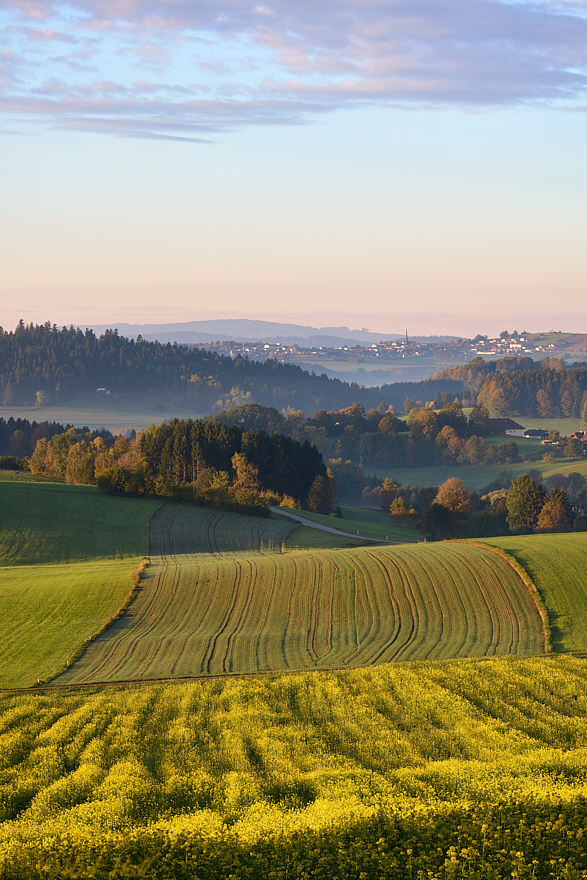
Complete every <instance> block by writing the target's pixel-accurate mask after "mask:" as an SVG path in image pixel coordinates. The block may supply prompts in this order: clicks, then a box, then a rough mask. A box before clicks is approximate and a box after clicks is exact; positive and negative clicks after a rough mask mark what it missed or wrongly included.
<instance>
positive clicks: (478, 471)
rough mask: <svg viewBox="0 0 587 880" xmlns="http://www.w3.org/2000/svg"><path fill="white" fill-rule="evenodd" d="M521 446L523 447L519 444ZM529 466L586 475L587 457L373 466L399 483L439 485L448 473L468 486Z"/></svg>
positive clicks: (525, 470)
mask: <svg viewBox="0 0 587 880" xmlns="http://www.w3.org/2000/svg"><path fill="white" fill-rule="evenodd" d="M520 448H522V447H521V446H520ZM530 468H533V469H534V470H538V471H540V472H541V474H542V478H543V479H544V480H545V479H546V478H547V477H551V476H552V475H553V474H570V473H573V472H578V473H580V474H582V475H583V476H584V477H587V460H585V459H568V458H565V459H561V460H557V461H555V462H554V463H553V464H550V463H549V462H544V461H527V462H519V463H518V464H480V465H439V466H438V467H420V468H392V469H389V468H388V469H381V468H376V469H375V474H376V475H377V477H378V478H379V479H380V480H383V479H385V477H392V479H394V480H397V481H398V482H399V483H401V484H402V485H404V484H406V483H410V484H411V485H413V486H428V485H431V486H440V485H441V484H442V483H444V482H445V481H446V480H448V479H449V477H459V478H460V479H461V480H462V481H463V483H464V484H465V486H467V488H468V489H471V490H477V489H482V488H484V487H485V486H487V485H488V484H489V483H490V482H491V481H492V480H495V479H497V477H498V475H499V474H500V473H501V471H504V470H505V471H509V472H510V473H511V474H512V475H513V477H514V478H515V477H518V476H520V475H521V474H527V473H528V471H529V470H530Z"/></svg>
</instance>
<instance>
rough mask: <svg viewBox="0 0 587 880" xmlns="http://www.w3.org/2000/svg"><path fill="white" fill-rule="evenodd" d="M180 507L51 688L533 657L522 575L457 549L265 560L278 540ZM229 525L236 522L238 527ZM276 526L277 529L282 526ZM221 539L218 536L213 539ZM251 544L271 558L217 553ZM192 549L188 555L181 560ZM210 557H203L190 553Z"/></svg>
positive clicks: (536, 624)
mask: <svg viewBox="0 0 587 880" xmlns="http://www.w3.org/2000/svg"><path fill="white" fill-rule="evenodd" d="M201 514H202V512H201V511H193V509H190V508H181V507H178V506H175V505H169V506H166V507H164V508H163V509H162V510H161V511H158V512H157V514H156V515H155V516H154V517H153V520H152V524H151V547H152V550H153V549H155V548H156V549H157V550H160V551H161V555H160V556H157V557H156V556H152V557H151V559H152V564H151V567H150V569H149V574H148V577H147V579H146V580H145V582H144V584H143V586H142V588H141V590H140V591H139V594H138V596H137V598H136V599H135V600H134V602H133V603H132V605H131V606H130V608H129V611H128V612H127V614H125V616H124V617H123V618H122V619H121V620H119V621H117V622H116V623H115V624H114V625H113V626H112V627H110V629H109V630H107V631H106V632H105V633H104V634H103V635H102V636H100V637H99V638H98V639H97V640H96V641H95V642H94V643H93V644H92V645H91V646H89V648H88V649H87V650H86V652H85V653H84V655H83V656H82V657H81V659H80V660H79V661H77V662H76V663H75V664H74V665H73V666H72V667H71V668H70V669H69V670H68V671H67V672H66V673H65V674H64V675H62V676H60V677H59V679H58V680H57V681H58V682H59V683H64V684H70V683H81V682H102V681H122V680H145V679H156V678H171V677H189V676H198V675H226V674H231V673H255V672H270V671H280V670H301V669H316V668H321V669H323V668H337V667H347V666H367V665H371V664H376V663H386V662H389V661H392V660H425V659H442V658H448V657H470V656H502V655H509V654H516V655H528V654H538V653H541V652H542V651H543V650H544V637H543V632H542V622H541V619H540V616H539V614H538V611H537V609H536V606H535V605H534V603H533V601H532V598H531V597H530V594H529V593H528V591H527V589H526V587H525V585H524V584H523V582H522V580H521V578H520V576H519V575H518V574H517V572H516V571H515V570H514V569H513V568H512V567H511V566H510V565H509V564H508V563H507V561H505V560H504V559H503V558H501V557H500V556H499V555H497V554H496V553H494V552H493V551H491V550H490V549H488V548H484V547H480V546H475V545H466V544H439V545H433V546H432V545H430V546H428V545H418V546H403V547H397V548H393V549H392V548H357V549H352V550H334V551H331V552H311V553H310V552H306V553H292V554H288V555H285V556H284V555H278V554H276V553H275V552H273V553H271V552H270V551H271V549H273V548H274V546H275V543H276V540H277V539H279V537H280V536H279V533H277V535H276V533H275V532H274V531H271V528H273V529H275V528H279V527H280V526H279V524H272V523H268V527H269V530H268V532H267V533H263V531H262V529H263V527H264V526H265V523H264V521H262V520H257V521H255V520H252V521H251V525H250V526H249V534H248V536H246V540H245V536H244V535H243V536H241V537H240V538H239V540H240V544H239V543H238V542H237V541H235V540H233V541H232V542H231V541H230V535H228V536H226V531H230V528H231V525H230V523H227V519H231V518H230V517H223V518H219V519H215V518H214V516H211V517H209V518H208V520H207V527H206V529H205V533H204V535H202V534H198V529H201V528H202V517H201ZM241 519H243V518H241V517H238V521H239V525H240V520H241ZM281 528H282V527H281ZM220 529H223V530H225V531H224V533H222V534H220V532H219V530H220ZM247 541H248V542H249V545H250V544H251V543H253V545H254V546H256V547H258V548H263V547H267V548H268V550H269V553H268V555H266V556H264V555H262V554H260V553H259V552H257V553H251V552H250V550H249V551H248V552H241V553H234V552H233V555H232V556H227V555H224V554H222V555H221V554H220V553H219V552H218V551H219V549H220V548H222V547H223V546H226V545H228V546H229V547H231V549H232V548H234V546H235V544H236V546H237V547H238V546H242V547H243V550H244V545H245V544H246V543H247ZM190 548H191V549H192V552H191V553H190V552H189V551H190ZM198 548H205V550H206V551H207V552H204V553H197V552H193V551H194V550H197V549H198Z"/></svg>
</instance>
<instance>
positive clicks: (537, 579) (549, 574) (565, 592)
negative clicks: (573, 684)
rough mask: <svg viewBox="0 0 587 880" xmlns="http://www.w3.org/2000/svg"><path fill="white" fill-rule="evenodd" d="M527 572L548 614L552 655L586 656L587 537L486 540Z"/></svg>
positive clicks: (533, 536) (513, 537)
mask: <svg viewBox="0 0 587 880" xmlns="http://www.w3.org/2000/svg"><path fill="white" fill-rule="evenodd" d="M483 543H484V544H487V545H491V546H496V547H500V548H501V549H502V550H505V551H506V552H507V553H509V554H510V555H511V556H513V557H514V558H515V559H516V560H517V561H518V562H519V563H520V565H522V566H523V568H525V570H526V571H527V572H528V574H529V575H530V577H531V578H532V581H533V582H534V584H535V585H536V587H537V589H538V591H539V593H540V595H541V597H542V600H543V602H544V605H545V606H546V609H547V611H548V617H549V621H550V629H551V633H552V647H553V649H554V650H555V651H575V652H587V577H586V573H587V565H586V560H587V534H585V533H580V532H579V533H576V534H570V535H522V536H517V537H515V536H513V535H512V536H509V537H507V538H487V539H485V540H484V541H483Z"/></svg>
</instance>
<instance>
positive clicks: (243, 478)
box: [232, 452, 261, 492]
mask: <svg viewBox="0 0 587 880" xmlns="http://www.w3.org/2000/svg"><path fill="white" fill-rule="evenodd" d="M232 468H233V470H234V472H235V474H236V476H235V479H234V482H233V486H234V488H235V489H247V490H249V491H251V492H258V491H259V489H260V488H261V484H260V482H259V468H258V467H257V466H256V465H254V464H251V463H250V462H249V460H248V459H247V456H246V455H245V454H244V452H235V453H234V455H233V456H232Z"/></svg>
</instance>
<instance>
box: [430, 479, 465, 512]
mask: <svg viewBox="0 0 587 880" xmlns="http://www.w3.org/2000/svg"><path fill="white" fill-rule="evenodd" d="M434 503H435V504H441V505H442V506H443V507H446V508H447V509H448V510H452V512H453V513H455V514H456V515H457V516H466V515H467V514H468V513H470V512H471V494H470V492H469V491H468V489H467V487H466V486H465V484H464V483H463V481H462V480H460V479H459V478H458V477H450V478H449V479H448V480H447V481H446V482H445V483H443V484H442V486H441V487H440V489H439V490H438V494H437V496H436V498H435V499H434Z"/></svg>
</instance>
